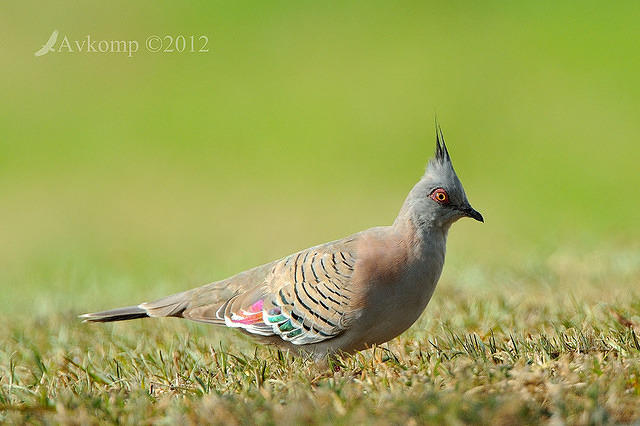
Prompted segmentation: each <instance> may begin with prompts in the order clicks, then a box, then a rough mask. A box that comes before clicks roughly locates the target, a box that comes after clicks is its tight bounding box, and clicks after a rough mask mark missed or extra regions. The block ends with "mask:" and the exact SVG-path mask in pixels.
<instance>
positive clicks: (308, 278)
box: [140, 238, 359, 345]
mask: <svg viewBox="0 0 640 426" xmlns="http://www.w3.org/2000/svg"><path fill="white" fill-rule="evenodd" d="M354 241H355V239H353V238H348V239H344V240H339V241H335V242H332V243H327V244H324V245H321V246H317V247H312V248H309V249H306V250H303V251H300V252H298V253H295V254H292V255H290V256H288V257H286V258H284V259H281V260H278V261H275V262H272V263H270V264H266V265H263V266H259V267H257V268H254V269H251V270H249V271H246V272H243V273H241V274H238V275H236V276H234V277H231V278H228V279H226V280H224V281H219V282H216V283H212V284H208V285H206V286H203V287H200V288H197V289H194V290H190V291H187V292H184V293H180V294H176V295H173V296H169V297H167V298H164V299H160V300H158V301H156V302H152V303H143V304H142V305H140V307H141V308H143V309H145V310H146V311H147V312H148V313H149V315H150V316H181V317H184V318H188V319H191V320H194V321H201V322H208V323H213V324H220V325H222V324H224V325H226V326H228V327H238V328H242V329H243V330H244V331H246V332H248V333H251V334H257V335H261V336H279V337H280V338H282V339H283V340H286V341H289V342H291V343H293V344H296V345H304V344H309V343H316V342H320V341H323V340H327V339H330V338H332V337H335V336H337V335H339V334H340V333H341V332H343V331H344V330H345V329H347V328H348V326H349V324H350V321H351V320H352V319H353V317H354V315H355V314H357V311H358V306H359V301H358V299H357V298H356V297H355V294H356V292H355V289H354V288H353V285H352V276H353V271H354V268H355V265H356V262H357V253H356V244H355V243H354Z"/></svg>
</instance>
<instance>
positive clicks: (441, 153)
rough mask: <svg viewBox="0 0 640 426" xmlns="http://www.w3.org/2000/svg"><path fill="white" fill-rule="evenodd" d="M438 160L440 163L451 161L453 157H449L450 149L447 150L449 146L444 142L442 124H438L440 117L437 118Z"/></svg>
mask: <svg viewBox="0 0 640 426" xmlns="http://www.w3.org/2000/svg"><path fill="white" fill-rule="evenodd" d="M435 159H436V161H438V162H440V163H450V162H451V157H449V151H447V146H446V145H445V144H444V135H443V134H442V128H441V127H440V124H438V119H437V118H436V158H435Z"/></svg>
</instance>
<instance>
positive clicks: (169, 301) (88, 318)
mask: <svg viewBox="0 0 640 426" xmlns="http://www.w3.org/2000/svg"><path fill="white" fill-rule="evenodd" d="M191 293H192V291H183V292H182V293H177V294H172V295H171V296H167V297H163V298H162V299H158V300H156V301H154V302H145V303H141V304H139V305H136V306H127V307H126V308H118V309H111V310H108V311H102V312H93V313H90V314H84V315H80V319H82V320H83V321H84V322H111V321H125V320H130V319H136V318H147V317H181V316H182V312H183V311H184V310H185V308H186V307H187V306H188V305H189V301H190V295H191Z"/></svg>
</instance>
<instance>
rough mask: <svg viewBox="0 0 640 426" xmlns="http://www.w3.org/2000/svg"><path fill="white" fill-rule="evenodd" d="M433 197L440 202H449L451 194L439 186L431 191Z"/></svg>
mask: <svg viewBox="0 0 640 426" xmlns="http://www.w3.org/2000/svg"><path fill="white" fill-rule="evenodd" d="M431 199H432V200H433V201H436V202H438V203H440V204H447V203H448V202H449V195H448V194H447V191H445V190H444V189H442V188H438V189H436V190H435V191H433V192H432V193H431Z"/></svg>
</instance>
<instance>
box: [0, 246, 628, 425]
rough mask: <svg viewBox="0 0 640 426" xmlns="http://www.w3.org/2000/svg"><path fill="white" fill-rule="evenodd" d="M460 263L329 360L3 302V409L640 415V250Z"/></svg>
mask: <svg viewBox="0 0 640 426" xmlns="http://www.w3.org/2000/svg"><path fill="white" fill-rule="evenodd" d="M448 277H449V278H447V279H446V280H445V282H443V283H441V284H440V287H439V288H438V290H437V291H436V294H435V295H434V299H433V300H432V302H431V304H430V305H429V307H428V308H427V311H426V312H425V314H424V315H423V316H422V317H421V319H420V320H419V322H418V323H417V324H415V325H414V326H413V327H412V328H411V329H410V330H409V331H408V332H406V333H404V334H403V335H402V336H400V337H399V338H396V339H394V340H392V341H391V342H389V343H388V344H385V345H382V346H381V347H377V348H374V349H373V350H368V351H364V352H361V353H358V354H355V355H350V356H349V355H345V356H342V357H341V358H339V359H338V360H337V361H336V363H335V364H334V365H333V366H330V367H327V366H322V365H316V364H315V363H313V362H312V361H310V360H307V359H304V358H301V357H293V356H291V355H290V354H288V353H283V352H280V351H278V350H277V349H275V348H271V347H260V346H255V345H254V344H253V343H252V342H251V341H250V340H249V339H248V338H246V337H244V336H241V335H239V334H236V333H235V332H233V331H231V330H224V329H215V330H214V329H212V328H210V327H206V326H202V325H198V324H194V323H188V322H186V321H178V320H171V319H166V320H145V321H134V322H129V323H119V324H113V325H103V324H100V325H96V324H91V325H89V324H81V323H79V322H78V321H77V319H76V318H75V316H74V315H73V314H72V313H68V314H57V315H47V316H36V317H33V318H27V317H24V316H23V317H20V318H12V317H9V316H5V317H4V318H2V322H3V324H4V327H3V328H2V330H1V331H0V420H1V421H6V422H10V423H22V422H47V423H95V422H108V423H134V424H138V423H158V422H160V423H176V422H186V423H202V422H212V423H220V424H221V423H225V424H251V423H267V424H268V423H285V424H287V423H301V422H304V423H315V424H323V423H332V424H336V423H337V424H352V423H354V422H365V423H372V424H385V423H389V422H393V423H402V424H417V423H422V422H430V423H442V422H446V423H479V424H499V423H502V424H504V423H532V424H537V423H547V422H557V421H563V422H567V423H571V424H610V423H628V422H633V421H638V420H639V419H640V297H639V295H638V293H637V282H638V280H639V279H640V251H638V250H637V249H628V250H623V251H617V252H611V251H606V252H602V253H600V254H598V255H595V254H592V255H584V254H583V255H581V256H577V255H575V254H571V253H569V254H567V253H564V254H557V255H555V256H553V257H551V258H549V259H547V260H544V261H543V260H540V261H539V262H537V263H531V264H530V265H528V266H521V267H519V268H517V269H514V270H512V271H510V272H505V271H504V270H503V271H502V272H498V271H481V270H480V269H479V268H467V269H466V270H460V271H459V272H457V273H450V274H449V275H448ZM470 283H473V284H470ZM578 294H579V295H581V297H580V298H578V297H577V295H578Z"/></svg>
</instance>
